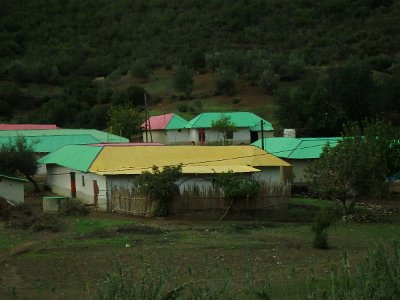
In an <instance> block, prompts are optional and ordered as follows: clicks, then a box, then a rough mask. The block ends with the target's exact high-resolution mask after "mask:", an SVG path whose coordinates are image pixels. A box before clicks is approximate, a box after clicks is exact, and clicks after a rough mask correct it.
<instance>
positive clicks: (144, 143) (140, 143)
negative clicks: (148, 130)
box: [90, 142, 163, 147]
mask: <svg viewBox="0 0 400 300" xmlns="http://www.w3.org/2000/svg"><path fill="white" fill-rule="evenodd" d="M90 146H112V147H131V146H163V144H161V143H155V142H154V143H146V142H137V143H98V144H91V145H90Z"/></svg>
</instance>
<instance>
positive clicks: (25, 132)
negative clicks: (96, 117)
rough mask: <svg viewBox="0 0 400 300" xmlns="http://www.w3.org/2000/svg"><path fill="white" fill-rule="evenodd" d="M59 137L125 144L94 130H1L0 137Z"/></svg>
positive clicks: (119, 138)
mask: <svg viewBox="0 0 400 300" xmlns="http://www.w3.org/2000/svg"><path fill="white" fill-rule="evenodd" d="M18 135H20V136H32V137H33V136H36V137H37V136H59V135H91V136H93V137H94V138H95V139H97V140H98V141H100V142H102V143H127V142H129V140H128V139H127V138H124V137H122V136H118V135H115V134H111V133H108V132H104V131H100V130H96V129H46V130H2V131H0V137H8V136H18Z"/></svg>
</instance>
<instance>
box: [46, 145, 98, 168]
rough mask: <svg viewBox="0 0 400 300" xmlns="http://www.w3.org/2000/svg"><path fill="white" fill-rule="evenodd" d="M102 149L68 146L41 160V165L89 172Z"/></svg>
mask: <svg viewBox="0 0 400 300" xmlns="http://www.w3.org/2000/svg"><path fill="white" fill-rule="evenodd" d="M102 149H103V147H99V146H85V145H67V146H64V147H62V148H60V149H58V150H56V151H54V152H51V153H50V154H47V155H46V156H44V157H43V158H41V159H39V163H41V164H57V165H60V166H63V167H67V168H71V169H75V170H79V171H82V172H87V170H88V169H89V168H90V166H91V164H92V163H93V161H94V160H95V158H96V157H97V155H98V154H99V153H100V151H101V150H102ZM77 153H79V155H77Z"/></svg>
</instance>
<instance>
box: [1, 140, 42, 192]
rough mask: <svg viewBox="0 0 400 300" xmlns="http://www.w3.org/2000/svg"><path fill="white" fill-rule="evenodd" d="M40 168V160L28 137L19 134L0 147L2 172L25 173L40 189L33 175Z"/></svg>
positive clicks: (14, 174)
mask: <svg viewBox="0 0 400 300" xmlns="http://www.w3.org/2000/svg"><path fill="white" fill-rule="evenodd" d="M37 170H38V162H37V160H36V157H35V153H34V152H33V150H32V145H28V143H27V141H26V139H25V138H24V137H22V136H19V137H18V138H17V139H16V140H15V141H11V140H10V142H9V143H7V144H3V145H2V146H1V147H0V174H5V175H9V176H19V175H23V176H25V177H26V179H28V180H29V181H30V182H31V183H32V184H33V185H34V187H35V189H36V190H37V191H38V190H39V187H38V185H37V183H36V182H35V180H34V179H33V175H35V174H36V172H37Z"/></svg>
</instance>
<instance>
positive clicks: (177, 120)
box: [165, 114, 188, 129]
mask: <svg viewBox="0 0 400 300" xmlns="http://www.w3.org/2000/svg"><path fill="white" fill-rule="evenodd" d="M187 124H188V121H186V120H185V119H183V118H182V117H180V116H178V115H176V114H174V115H173V117H172V118H171V120H170V121H169V122H168V125H167V126H166V127H165V129H181V128H186V126H187Z"/></svg>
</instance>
